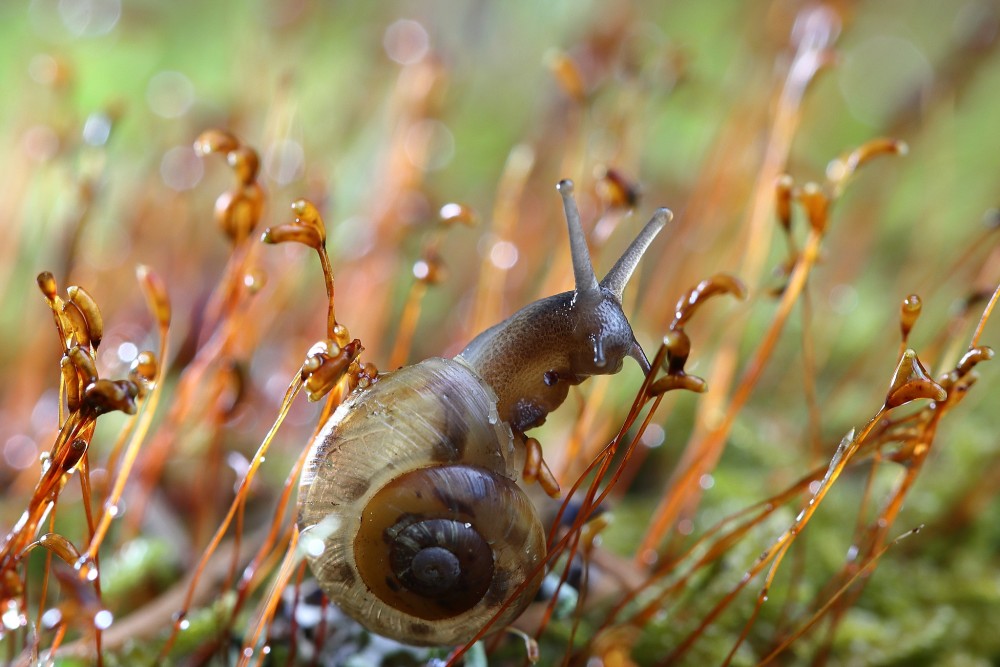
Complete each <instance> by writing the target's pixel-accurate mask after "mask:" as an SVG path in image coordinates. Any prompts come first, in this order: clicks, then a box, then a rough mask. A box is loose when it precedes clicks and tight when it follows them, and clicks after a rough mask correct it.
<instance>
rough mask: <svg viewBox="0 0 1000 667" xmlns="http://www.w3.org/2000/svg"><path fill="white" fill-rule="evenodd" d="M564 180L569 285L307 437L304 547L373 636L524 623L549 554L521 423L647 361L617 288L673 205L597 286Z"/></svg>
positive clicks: (381, 384) (387, 380)
mask: <svg viewBox="0 0 1000 667" xmlns="http://www.w3.org/2000/svg"><path fill="white" fill-rule="evenodd" d="M557 187H558V190H559V191H560V193H561V195H562V198H563V205H564V208H565V214H566V219H567V222H568V227H569V237H570V249H571V253H572V260H573V272H574V278H575V289H574V290H571V291H568V292H563V293H561V294H556V295H553V296H550V297H547V298H543V299H540V300H538V301H535V302H534V303H531V304H529V305H527V306H525V307H524V308H522V309H521V310H519V311H518V312H516V313H514V314H513V315H512V316H511V317H509V318H508V319H507V320H504V321H503V322H501V323H499V324H497V325H495V326H493V327H491V328H489V329H487V330H486V331H484V332H483V333H481V334H479V335H478V336H477V337H476V338H475V339H474V340H473V341H472V342H471V343H469V344H468V346H467V347H466V348H465V349H464V350H462V352H461V353H460V354H458V355H457V356H456V357H455V358H454V359H443V358H431V359H426V360H424V361H421V362H420V363H417V364H415V365H412V366H408V367H405V368H401V369H399V370H395V371H391V372H388V373H385V374H382V375H381V376H380V377H379V378H378V381H377V382H376V383H374V384H372V385H371V386H370V387H367V388H365V389H357V390H355V391H354V392H353V393H352V394H351V395H350V396H349V397H348V398H347V399H346V400H345V401H344V402H343V403H342V404H341V405H340V406H339V407H338V408H337V410H336V411H335V412H334V414H333V415H331V417H330V418H329V419H328V420H327V422H326V423H325V424H324V426H323V428H322V429H321V431H320V433H319V434H318V435H317V437H316V438H315V440H314V441H313V443H312V445H311V449H310V451H309V453H308V459H307V463H306V467H305V471H304V472H303V476H302V481H301V483H300V489H299V498H300V508H299V527H300V529H301V531H302V540H303V545H304V550H305V552H306V554H307V555H306V558H307V560H308V561H309V564H310V566H311V568H312V571H313V573H314V574H315V575H316V578H317V579H318V581H319V583H320V586H321V587H322V588H323V590H324V591H325V593H326V594H327V596H328V597H329V598H330V599H331V600H332V601H333V602H335V603H336V604H337V605H339V606H340V607H341V609H342V610H343V611H344V612H345V613H346V614H348V615H349V616H351V617H353V618H355V619H356V620H358V621H359V622H360V623H361V624H362V625H364V626H365V627H366V628H368V629H369V630H371V631H373V632H375V633H378V634H380V635H384V636H388V637H392V638H394V639H397V640H399V641H401V642H404V643H409V644H416V645H455V644H462V643H466V642H467V641H469V640H471V639H472V638H473V637H474V636H476V634H477V633H478V632H479V631H480V630H481V629H482V628H483V627H484V626H485V625H486V624H487V623H489V622H491V620H492V625H491V626H490V627H491V629H499V628H502V627H504V626H506V625H508V624H509V623H510V622H512V621H513V620H514V619H516V618H517V616H518V615H520V613H521V612H522V611H523V610H524V608H525V607H526V606H527V605H528V603H529V602H531V600H532V599H533V598H534V596H535V593H536V591H537V589H538V587H539V585H540V584H541V579H542V576H543V570H544V568H543V563H544V561H545V557H546V552H545V549H546V547H545V533H544V530H543V527H542V525H541V522H540V521H539V518H538V515H537V513H536V511H535V508H534V507H533V505H532V503H531V502H530V501H529V499H528V497H527V495H526V494H525V492H524V491H523V490H522V489H521V488H520V487H519V486H518V484H517V482H518V478H519V476H520V474H521V472H522V470H524V467H525V458H526V453H525V449H526V445H525V438H524V435H523V434H524V432H525V431H527V430H529V429H531V428H532V427H535V426H538V425H540V424H541V423H542V422H543V421H544V420H545V417H546V415H547V414H548V413H549V412H551V411H553V410H555V409H556V408H558V407H559V405H560V404H561V403H562V402H563V401H564V400H565V398H566V396H567V393H568V391H569V387H570V386H571V385H575V384H579V383H581V382H583V381H584V380H586V379H587V378H588V377H590V376H592V375H606V374H613V373H617V372H618V371H619V370H621V368H622V366H623V363H624V359H625V357H632V358H633V359H635V360H636V361H637V362H638V363H639V365H640V366H641V367H642V369H643V371H644V372H646V373H648V372H649V361H648V360H647V358H646V355H645V354H644V353H643V350H642V347H641V346H640V345H639V343H638V342H637V341H636V339H635V336H634V334H633V332H632V328H631V326H630V324H629V321H628V319H627V318H626V316H625V313H624V312H623V311H622V306H621V297H622V291H623V290H624V288H625V285H626V283H627V282H628V280H629V278H630V276H631V275H632V272H633V271H634V269H635V267H636V266H637V264H638V262H639V260H640V258H641V257H642V255H643V253H644V252H645V250H646V248H647V247H648V246H649V244H650V243H651V242H652V240H653V238H654V237H655V236H656V234H657V233H658V232H659V231H660V229H661V228H662V227H663V226H664V225H665V224H666V222H667V221H668V220H669V219H670V217H671V213H670V211H668V210H667V209H660V210H658V211H657V212H656V214H655V215H654V216H653V218H652V219H651V220H650V221H649V222H648V223H647V224H646V225H645V227H644V228H643V230H642V231H641V232H640V233H639V235H638V236H637V237H636V238H635V240H634V241H632V243H631V244H630V245H629V247H628V248H627V249H626V251H625V252H624V254H623V255H622V256H621V258H620V259H619V260H618V262H617V263H616V264H615V265H614V267H613V268H612V269H611V270H610V271H609V272H608V274H607V276H605V278H604V279H603V280H601V281H600V282H598V281H597V278H596V276H595V275H594V270H593V267H592V265H591V261H590V251H589V250H588V248H587V242H586V239H585V237H584V234H583V229H582V226H581V224H580V216H579V212H578V210H577V207H576V203H575V201H574V199H573V184H572V182H570V181H567V180H564V181H561V182H560V183H559V184H558V186H557ZM529 579H530V583H529V584H528V585H526V586H524V587H523V588H522V589H521V592H520V594H519V595H518V599H517V600H513V601H512V600H509V598H510V597H511V596H512V595H513V594H514V592H515V590H516V589H518V588H519V587H521V586H522V584H524V583H525V582H526V581H528V580H529ZM505 605H506V606H505ZM498 614H499V615H498Z"/></svg>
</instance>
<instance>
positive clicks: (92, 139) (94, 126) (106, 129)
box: [83, 111, 111, 146]
mask: <svg viewBox="0 0 1000 667" xmlns="http://www.w3.org/2000/svg"><path fill="white" fill-rule="evenodd" d="M110 136H111V117H110V116H108V114H106V113H104V112H101V111H95V112H94V113H92V114H90V115H89V116H87V120H86V122H84V124H83V141H84V143H86V144H89V145H90V146H103V145H104V144H106V143H107V142H108V137H110Z"/></svg>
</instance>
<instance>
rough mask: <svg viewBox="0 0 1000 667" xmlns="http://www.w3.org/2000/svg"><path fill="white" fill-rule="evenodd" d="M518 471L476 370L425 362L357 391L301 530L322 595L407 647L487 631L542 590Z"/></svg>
mask: <svg viewBox="0 0 1000 667" xmlns="http://www.w3.org/2000/svg"><path fill="white" fill-rule="evenodd" d="M521 465H522V462H521V461H519V460H518V456H517V455H516V452H515V448H514V442H513V436H512V434H511V431H510V427H509V426H508V425H507V424H505V423H504V422H503V421H502V420H501V419H500V418H499V416H498V413H497V399H496V396H495V395H494V394H493V392H492V391H491V390H490V389H489V388H488V387H487V386H486V385H485V384H483V382H482V381H481V380H480V379H479V377H478V376H476V374H475V373H474V372H472V371H471V370H470V369H469V368H468V367H466V366H465V365H463V364H462V363H460V362H458V361H454V360H448V359H440V358H432V359H427V360H425V361H423V362H421V363H419V364H416V365H414V366H409V367H407V368H404V369H401V370H398V371H395V372H392V373H387V374H386V375H384V376H382V377H381V378H380V380H379V382H378V383H376V384H375V385H374V386H373V387H371V388H369V389H368V390H366V391H363V392H358V393H356V394H353V395H352V396H351V397H350V398H349V399H348V400H347V401H345V402H344V403H343V404H342V405H341V406H340V407H339V408H338V409H337V411H336V412H335V413H334V414H333V416H332V417H331V418H330V419H329V421H328V422H327V423H326V424H325V425H324V428H323V430H322V432H321V433H320V435H319V436H318V437H317V438H316V440H315V441H314V443H313V445H312V448H311V451H310V452H309V458H308V462H307V465H306V470H305V472H304V474H303V478H302V483H301V486H300V514H299V525H300V527H301V528H302V540H303V544H304V545H305V551H306V553H307V554H308V555H307V559H308V560H309V561H310V565H311V567H312V569H313V572H314V573H315V574H316V576H317V579H318V580H319V582H320V585H321V586H322V587H323V589H324V591H325V592H326V593H327V595H328V596H329V597H330V599H331V600H333V601H334V602H335V603H336V604H337V605H338V606H340V607H341V608H342V609H343V610H344V611H345V612H346V613H347V614H348V615H350V616H352V617H353V618H355V619H357V620H358V621H359V622H361V623H362V625H364V626H365V627H367V628H369V629H370V630H372V631H374V632H377V633H379V634H383V635H387V636H391V637H394V638H396V639H399V640H400V641H404V642H408V643H412V644H460V643H464V642H465V641H468V640H469V639H471V638H472V637H473V636H474V635H475V634H476V633H477V632H478V631H479V630H480V629H481V628H482V627H483V625H485V624H486V623H487V622H488V621H489V620H490V619H491V618H493V617H494V615H496V614H497V612H498V611H499V610H500V609H501V608H502V607H503V606H504V605H505V603H507V602H508V598H510V597H511V596H512V595H513V594H514V592H515V590H516V589H517V588H518V587H519V586H520V585H521V584H522V583H523V582H525V581H526V580H527V579H529V578H531V579H532V581H531V583H530V585H529V586H528V587H527V588H526V589H525V590H524V591H522V593H521V594H520V595H519V596H518V600H517V601H515V602H511V603H509V604H508V606H507V608H506V609H505V610H504V612H503V614H502V615H501V616H500V617H499V618H498V619H497V620H496V622H495V623H494V625H493V626H492V629H497V630H498V629H500V628H502V627H503V626H504V625H506V624H508V623H510V622H511V621H512V620H514V619H515V618H516V617H517V616H518V615H519V614H520V613H521V611H523V609H524V607H525V606H526V605H527V604H528V603H529V602H530V601H531V600H532V599H533V597H534V593H535V591H536V590H537V588H538V585H539V583H540V581H541V575H542V567H541V564H542V562H543V560H544V558H545V534H544V532H543V530H542V527H541V523H540V521H539V519H538V516H537V514H536V512H535V509H534V507H533V505H532V504H531V502H530V501H529V500H528V498H527V496H526V495H525V494H524V492H523V491H522V490H521V489H520V488H519V487H518V486H517V484H516V483H515V480H516V479H517V476H518V474H519V472H520V466H521Z"/></svg>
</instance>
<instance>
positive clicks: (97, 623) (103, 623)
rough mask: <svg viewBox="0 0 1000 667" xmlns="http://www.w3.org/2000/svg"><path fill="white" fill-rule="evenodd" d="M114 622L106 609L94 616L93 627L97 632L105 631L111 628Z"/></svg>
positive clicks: (112, 616)
mask: <svg viewBox="0 0 1000 667" xmlns="http://www.w3.org/2000/svg"><path fill="white" fill-rule="evenodd" d="M114 622H115V617H114V615H113V614H112V613H111V612H110V611H108V610H107V609H102V610H101V611H99V612H97V613H96V614H94V627H95V628H97V629H98V630H107V629H108V628H110V627H111V624H112V623H114Z"/></svg>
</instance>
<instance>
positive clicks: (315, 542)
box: [302, 535, 326, 558]
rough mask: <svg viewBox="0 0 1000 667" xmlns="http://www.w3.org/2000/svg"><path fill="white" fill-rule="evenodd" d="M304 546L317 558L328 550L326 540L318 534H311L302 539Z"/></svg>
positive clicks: (308, 552) (307, 551)
mask: <svg viewBox="0 0 1000 667" xmlns="http://www.w3.org/2000/svg"><path fill="white" fill-rule="evenodd" d="M302 547H303V548H304V549H305V551H306V553H307V554H309V555H310V556H312V557H314V558H317V557H319V556H322V555H323V552H324V551H326V542H324V541H323V539H322V538H320V537H319V536H317V535H311V536H309V537H308V538H307V539H305V540H303V541H302Z"/></svg>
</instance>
